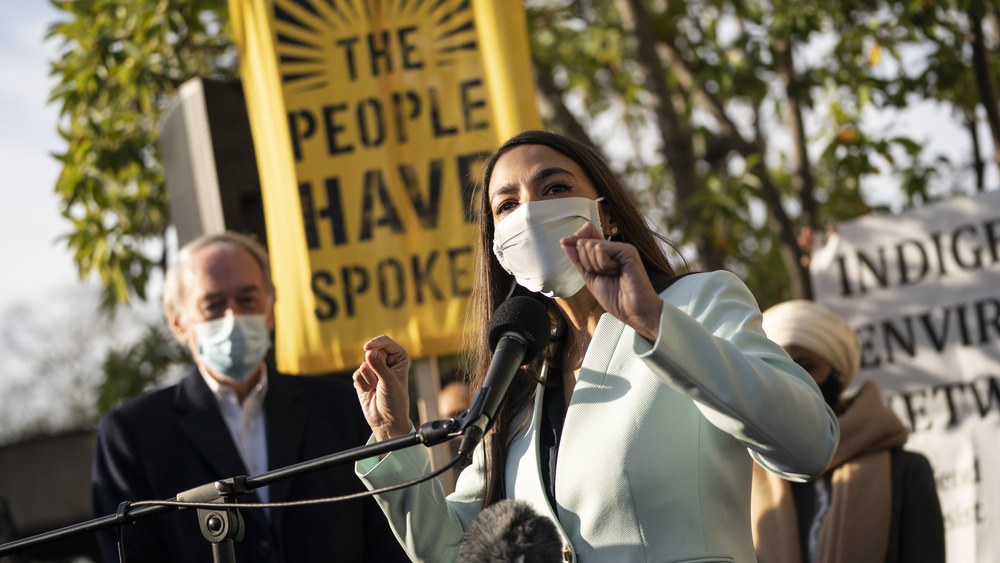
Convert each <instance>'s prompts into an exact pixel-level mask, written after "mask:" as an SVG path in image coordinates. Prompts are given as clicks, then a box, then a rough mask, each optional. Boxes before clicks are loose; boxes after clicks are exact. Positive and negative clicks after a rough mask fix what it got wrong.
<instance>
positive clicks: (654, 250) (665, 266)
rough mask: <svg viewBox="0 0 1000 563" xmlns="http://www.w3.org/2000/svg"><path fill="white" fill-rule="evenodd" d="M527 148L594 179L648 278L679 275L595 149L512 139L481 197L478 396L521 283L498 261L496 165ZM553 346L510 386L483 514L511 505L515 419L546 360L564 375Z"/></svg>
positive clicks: (533, 134)
mask: <svg viewBox="0 0 1000 563" xmlns="http://www.w3.org/2000/svg"><path fill="white" fill-rule="evenodd" d="M521 145H543V146H546V147H549V148H551V149H553V150H555V151H557V152H559V153H561V154H563V155H564V156H566V157H567V158H569V159H571V160H573V161H574V162H575V163H577V164H578V165H579V166H580V168H582V169H583V171H584V173H586V174H587V177H588V178H589V179H590V181H591V183H592V184H593V185H594V188H595V189H596V190H597V194H598V196H603V197H604V201H603V202H602V203H603V206H604V207H603V209H604V212H605V216H606V217H608V218H610V219H611V220H612V221H613V222H614V224H615V225H617V226H618V234H617V235H616V236H615V237H614V240H621V241H623V242H627V243H629V244H631V245H633V246H635V247H636V249H637V250H638V251H639V255H640V256H641V257H642V263H643V265H644V266H645V268H646V272H647V273H648V274H649V276H650V279H651V281H652V282H653V286H654V287H659V286H660V285H661V284H663V283H665V282H666V281H667V280H669V279H671V278H672V277H674V276H675V275H676V274H675V273H674V270H673V268H672V267H671V266H670V262H669V261H668V260H667V257H666V254H665V253H664V251H663V247H662V246H661V244H666V245H668V246H672V245H671V243H670V241H668V240H667V239H666V238H665V237H663V236H662V235H660V234H658V233H655V232H653V231H652V230H651V229H650V228H649V226H648V225H647V223H646V219H645V217H644V215H643V213H642V212H641V211H640V210H639V208H638V206H637V205H636V203H635V200H634V199H633V198H632V195H631V194H630V192H629V191H628V188H627V187H626V186H625V183H624V182H623V181H622V180H621V178H619V176H618V175H617V174H616V173H615V172H614V171H613V170H612V169H611V167H610V166H609V165H608V164H607V162H606V161H605V160H604V158H603V157H601V155H600V154H598V153H597V151H595V150H594V149H593V148H591V147H590V146H588V145H585V144H583V143H580V142H578V141H576V140H573V139H570V138H568V137H564V136H562V135H558V134H555V133H550V132H547V131H525V132H523V133H519V134H517V135H515V136H514V137H511V138H510V139H509V140H507V142H505V143H504V144H503V145H501V146H500V148H499V149H497V151H496V152H495V153H494V154H493V155H492V156H491V157H490V158H489V160H487V161H486V164H485V166H484V168H483V178H482V182H481V184H480V190H479V194H478V206H477V210H476V212H477V219H478V222H479V238H478V243H477V247H476V258H475V268H474V271H475V272H476V277H475V280H474V283H473V289H472V298H471V301H470V311H471V315H470V316H471V321H472V326H473V327H475V328H474V329H473V330H472V331H469V333H468V337H469V338H470V339H471V342H467V343H466V344H467V349H471V350H473V354H472V355H471V357H470V360H469V361H470V366H469V368H468V371H467V372H466V373H468V374H470V375H471V379H472V381H471V382H470V383H471V384H472V387H473V389H478V388H479V387H480V386H481V385H482V383H483V379H484V377H485V376H486V371H487V369H488V368H489V364H490V360H491V355H492V354H491V352H490V349H489V343H488V340H487V336H488V335H487V333H486V326H487V323H488V321H489V319H490V318H491V317H492V316H493V312H494V311H496V309H497V307H499V306H500V303H502V302H503V301H504V300H505V299H506V298H507V297H508V294H509V293H510V291H511V287H512V286H513V285H514V284H515V282H514V277H513V276H511V275H510V274H508V273H507V271H506V270H504V269H503V267H502V266H501V265H500V263H499V262H498V261H497V259H496V257H495V256H494V254H493V232H494V229H493V213H492V209H491V207H490V198H489V186H490V178H491V177H492V175H493V169H494V167H495V166H496V163H497V161H498V160H499V159H500V157H502V156H503V155H504V154H506V153H507V152H509V151H510V150H511V149H513V148H515V147H518V146H521ZM513 294H514V295H532V296H533V297H536V298H538V299H540V300H543V301H545V302H546V306H547V307H548V309H549V314H550V315H551V316H552V318H553V320H554V325H553V326H555V325H556V324H558V323H560V322H561V313H560V312H559V310H558V308H556V307H555V305H554V302H553V300H552V299H549V298H546V297H544V296H542V295H540V294H532V293H530V292H528V291H527V290H526V289H524V288H523V287H521V286H519V285H518V286H516V288H515V289H514V293H513ZM553 350H554V347H553V346H550V353H549V354H547V355H546V358H545V359H544V360H539V361H536V362H535V363H534V364H532V365H531V366H527V367H523V368H521V370H520V372H519V373H518V374H517V376H516V377H515V378H514V381H513V382H512V383H511V387H510V389H509V390H508V393H507V398H506V399H505V400H504V403H503V404H502V405H501V407H500V412H499V413H497V417H496V422H494V424H493V427H492V429H491V430H490V432H489V433H488V434H487V436H486V438H485V448H486V463H485V482H484V485H483V507H484V508H485V507H487V506H489V505H491V504H493V503H495V502H498V501H500V500H503V498H504V466H505V465H506V458H507V449H508V447H509V445H510V442H511V441H512V440H513V437H514V435H515V433H516V432H517V430H518V429H519V428H520V427H521V426H522V425H523V424H524V422H525V421H526V419H523V420H521V421H520V422H517V421H515V420H514V417H515V416H516V415H517V413H518V412H520V411H521V410H522V409H524V408H525V406H526V405H528V404H530V401H531V400H532V398H533V397H534V392H535V388H536V382H538V381H539V380H540V375H539V374H540V370H541V365H542V361H548V362H549V363H550V369H552V371H553V373H560V372H561V370H560V369H559V364H560V361H559V360H560V359H561V358H560V357H559V356H560V355H561V354H559V353H558V352H554V351H553ZM552 383H553V384H561V377H557V378H555V381H553V382H552Z"/></svg>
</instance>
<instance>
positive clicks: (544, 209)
mask: <svg viewBox="0 0 1000 563" xmlns="http://www.w3.org/2000/svg"><path fill="white" fill-rule="evenodd" d="M602 199H604V198H603V197H602V198H598V199H590V198H586V197H564V198H558V199H547V200H543V201H530V202H527V203H522V204H521V205H519V206H518V208H517V209H515V210H514V211H512V212H511V213H510V215H508V216H506V217H504V218H503V219H501V220H500V222H499V223H497V225H496V232H495V233H494V234H493V254H495V255H496V257H497V260H499V261H500V265H501V266H503V268H504V269H505V270H507V273H509V274H511V275H513V276H514V279H516V280H517V283H519V284H520V285H521V286H523V287H525V288H526V289H528V290H529V291H534V292H537V293H541V294H542V295H545V296H547V297H559V298H563V299H565V298H567V297H572V296H573V295H576V292H578V291H580V289H582V288H583V286H584V281H583V276H581V275H580V272H579V271H577V269H576V266H574V265H573V261H572V260H570V258H569V255H568V254H566V251H565V250H563V249H562V247H561V246H560V245H559V239H561V238H563V237H568V236H570V235H572V234H573V233H575V232H576V231H578V230H579V229H580V227H582V226H583V225H584V224H586V223H587V222H588V221H589V222H591V223H593V224H594V225H595V226H596V227H597V229H598V230H599V231H601V232H603V230H602V229H601V216H600V213H599V212H598V210H597V202H599V201H601V200H602Z"/></svg>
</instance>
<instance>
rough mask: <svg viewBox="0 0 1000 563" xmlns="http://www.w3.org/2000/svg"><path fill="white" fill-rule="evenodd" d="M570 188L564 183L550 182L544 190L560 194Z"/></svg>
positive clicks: (548, 192)
mask: <svg viewBox="0 0 1000 563" xmlns="http://www.w3.org/2000/svg"><path fill="white" fill-rule="evenodd" d="M570 189H571V188H570V187H569V186H567V185H566V184H552V185H550V186H549V187H548V188H547V189H546V190H545V193H547V194H561V193H563V192H568V191H569V190H570Z"/></svg>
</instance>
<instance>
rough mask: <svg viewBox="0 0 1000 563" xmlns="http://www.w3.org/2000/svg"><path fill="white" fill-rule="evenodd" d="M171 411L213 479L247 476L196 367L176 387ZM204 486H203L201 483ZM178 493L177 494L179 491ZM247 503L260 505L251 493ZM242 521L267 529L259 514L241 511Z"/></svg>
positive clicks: (258, 512) (260, 513)
mask: <svg viewBox="0 0 1000 563" xmlns="http://www.w3.org/2000/svg"><path fill="white" fill-rule="evenodd" d="M174 407H175V408H176V409H177V410H178V416H177V425H178V426H179V427H180V429H181V432H183V433H184V435H185V436H187V438H188V439H189V440H190V441H191V443H192V444H193V445H194V449H195V450H196V451H197V452H198V454H199V455H200V456H201V457H202V459H203V460H204V461H205V463H206V464H207V465H208V466H209V467H210V468H211V471H212V473H214V474H215V475H216V477H215V478H216V479H227V478H229V477H237V476H240V475H247V473H248V472H247V468H246V465H245V464H244V463H243V458H242V457H240V454H239V451H237V449H236V444H234V443H233V437H232V436H231V435H230V434H229V428H228V427H227V426H226V421H225V420H223V418H222V412H221V411H220V410H219V403H218V401H217V400H216V398H215V396H214V395H213V394H212V390H211V389H209V388H208V385H207V384H206V383H205V381H204V379H202V376H201V373H199V372H198V368H197V367H195V368H194V369H193V370H192V371H191V373H189V374H188V375H187V376H186V377H185V378H184V379H183V380H182V381H181V382H180V384H179V385H178V386H177V392H176V394H175V396H174ZM201 484H203V483H201ZM178 492H180V491H178ZM244 500H245V501H247V502H260V497H258V496H257V493H255V492H251V493H250V494H249V495H248V496H247V497H246V498H244ZM240 512H241V514H242V515H243V518H244V519H248V518H249V519H252V520H256V521H257V522H258V525H260V526H261V527H263V528H265V529H266V528H267V527H268V522H267V519H266V518H265V517H264V512H263V511H262V510H241V511H240Z"/></svg>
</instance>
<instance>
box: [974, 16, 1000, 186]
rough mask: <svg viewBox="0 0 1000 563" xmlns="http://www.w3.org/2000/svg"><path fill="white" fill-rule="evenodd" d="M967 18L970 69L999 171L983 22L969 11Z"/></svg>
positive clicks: (997, 113) (999, 120) (999, 142)
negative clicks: (969, 35) (974, 79)
mask: <svg viewBox="0 0 1000 563" xmlns="http://www.w3.org/2000/svg"><path fill="white" fill-rule="evenodd" d="M968 16H969V31H970V32H971V33H972V38H971V41H972V69H973V71H974V72H975V76H976V86H977V88H978V90H979V101H980V103H982V104H983V107H984V108H985V109H986V121H987V123H989V125H990V135H991V136H992V138H993V162H994V164H996V165H997V169H998V171H1000V110H998V108H997V88H996V83H995V82H994V81H993V71H992V70H991V68H990V61H989V54H988V53H987V52H986V39H985V37H984V36H983V22H982V21H980V20H979V18H977V17H976V16H975V15H974V14H973V13H972V12H971V11H970V12H969V13H968Z"/></svg>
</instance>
